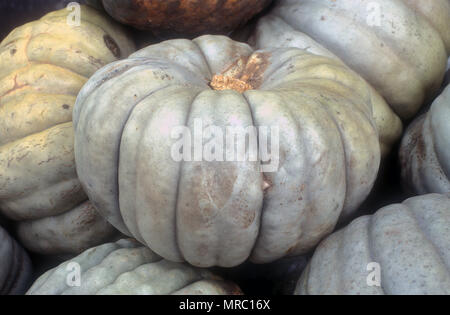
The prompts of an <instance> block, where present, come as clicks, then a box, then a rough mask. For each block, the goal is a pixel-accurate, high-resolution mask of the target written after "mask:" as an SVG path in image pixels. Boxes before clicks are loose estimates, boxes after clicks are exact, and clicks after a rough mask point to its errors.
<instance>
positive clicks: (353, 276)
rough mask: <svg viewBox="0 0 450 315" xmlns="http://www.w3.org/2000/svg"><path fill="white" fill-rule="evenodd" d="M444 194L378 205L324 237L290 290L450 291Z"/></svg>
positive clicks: (448, 202) (448, 203) (449, 207)
mask: <svg viewBox="0 0 450 315" xmlns="http://www.w3.org/2000/svg"><path fill="white" fill-rule="evenodd" d="M449 227H450V196H449V195H447V196H446V195H439V194H431V195H424V196H418V197H414V198H411V199H408V200H406V201H405V202H403V203H402V204H393V205H390V206H387V207H385V208H382V209H381V210H379V211H378V212H376V213H375V214H374V215H372V216H363V217H360V218H358V219H356V220H355V221H353V222H352V223H351V224H350V225H348V226H347V227H346V228H344V229H342V230H339V231H338V232H335V233H334V234H332V235H330V236H329V237H327V238H326V239H325V240H324V241H323V242H322V243H321V244H320V245H319V246H318V247H317V249H316V251H315V253H314V255H313V257H312V259H311V261H310V262H309V264H308V266H307V268H306V269H305V271H304V272H303V274H302V276H301V278H300V280H299V281H298V283H297V287H296V290H295V293H296V294H313V295H316V294H450V272H449V271H450V270H449V269H450V230H449Z"/></svg>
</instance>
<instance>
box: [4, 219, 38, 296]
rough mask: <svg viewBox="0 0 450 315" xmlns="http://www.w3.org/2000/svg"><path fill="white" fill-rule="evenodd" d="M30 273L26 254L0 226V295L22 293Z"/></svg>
mask: <svg viewBox="0 0 450 315" xmlns="http://www.w3.org/2000/svg"><path fill="white" fill-rule="evenodd" d="M31 275H32V267H31V262H30V259H29V257H28V254H27V253H26V252H25V251H24V250H23V248H22V247H21V246H20V245H19V244H18V243H17V242H16V241H15V240H14V239H13V238H11V236H10V235H9V234H8V232H6V231H5V230H4V229H3V228H2V227H0V295H6V294H23V293H24V292H25V291H26V289H27V288H28V287H27V286H28V285H29V282H30V281H31Z"/></svg>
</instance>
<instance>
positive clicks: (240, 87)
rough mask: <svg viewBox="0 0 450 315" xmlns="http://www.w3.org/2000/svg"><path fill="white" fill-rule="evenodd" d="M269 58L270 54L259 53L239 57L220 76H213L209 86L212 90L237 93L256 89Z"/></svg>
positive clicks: (261, 79) (260, 82)
mask: <svg viewBox="0 0 450 315" xmlns="http://www.w3.org/2000/svg"><path fill="white" fill-rule="evenodd" d="M269 57H270V54H268V53H260V52H257V53H254V54H253V55H251V56H250V57H241V58H239V59H238V60H237V61H235V62H234V63H233V64H232V65H231V66H229V67H228V68H227V69H225V71H223V72H222V73H221V74H216V75H214V76H213V78H212V80H211V83H210V84H209V85H210V86H211V88H212V89H213V90H217V91H223V90H234V91H237V92H239V93H244V92H245V91H248V90H253V89H257V88H259V86H260V85H261V84H262V81H263V75H264V72H265V70H266V69H267V67H268V65H269Z"/></svg>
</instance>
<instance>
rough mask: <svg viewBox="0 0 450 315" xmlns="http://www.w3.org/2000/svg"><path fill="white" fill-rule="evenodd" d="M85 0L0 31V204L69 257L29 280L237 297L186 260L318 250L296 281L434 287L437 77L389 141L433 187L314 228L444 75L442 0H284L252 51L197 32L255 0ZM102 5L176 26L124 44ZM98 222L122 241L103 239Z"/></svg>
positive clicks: (449, 47) (24, 239)
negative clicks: (73, 9)
mask: <svg viewBox="0 0 450 315" xmlns="http://www.w3.org/2000/svg"><path fill="white" fill-rule="evenodd" d="M88 2H90V3H93V2H95V4H94V5H95V6H96V7H97V8H98V9H99V10H100V11H97V10H95V9H92V8H89V7H84V6H82V7H81V24H80V25H72V23H68V20H67V19H68V14H69V12H68V11H66V10H61V11H56V12H53V13H50V14H48V15H46V16H44V17H43V18H42V19H41V20H38V21H36V22H32V23H29V24H26V25H24V26H22V27H19V28H17V29H16V30H14V31H13V32H12V33H11V34H10V35H9V36H8V37H7V38H6V39H4V41H3V42H2V43H1V45H0V210H1V211H2V213H3V214H4V215H6V216H7V217H9V218H10V219H13V220H16V221H17V222H18V223H17V236H18V239H19V241H20V242H21V243H22V244H24V246H25V247H27V248H28V249H31V250H32V251H35V252H39V253H45V254H63V253H71V254H80V253H81V254H80V255H79V256H76V257H74V258H72V259H70V260H68V261H67V262H65V263H63V264H61V265H60V266H58V267H56V268H54V269H52V270H49V271H48V272H47V273H45V274H44V275H42V276H41V277H40V278H39V279H38V280H37V281H36V282H35V284H34V285H33V286H32V287H31V288H30V289H29V291H28V294H239V293H240V289H239V288H238V287H237V286H236V285H235V284H232V283H229V282H226V281H224V280H222V278H220V277H217V276H215V275H214V274H213V273H211V272H210V271H207V270H205V269H200V268H206V267H213V266H219V267H235V266H238V265H240V264H242V263H244V262H246V261H252V262H255V263H260V264H261V263H270V262H274V261H276V260H280V259H283V258H284V257H290V256H298V255H301V254H306V253H311V252H313V250H314V249H315V248H316V246H317V248H316V250H315V253H314V256H313V257H312V259H311V260H310V262H309V264H308V267H307V268H306V269H305V270H304V272H303V274H302V276H301V278H300V279H299V281H298V284H297V289H296V293H300V294H330V293H331V294H355V293H369V294H379V293H388V294H397V293H450V279H449V278H448V272H449V268H450V262H449V255H450V253H449V250H448V248H449V245H450V239H449V237H450V232H449V230H448V226H449V223H450V222H449V215H450V213H449V211H450V199H449V196H448V193H450V186H449V185H450V184H449V183H448V178H449V175H450V173H449V172H450V166H448V165H447V162H448V161H450V153H449V151H448V149H447V148H449V147H450V143H449V142H448V139H449V138H450V137H448V135H449V132H450V130H449V128H448V127H449V125H448V120H449V118H450V114H449V112H448V109H449V108H448V106H447V105H448V104H450V102H449V91H450V90H449V89H447V90H445V91H444V92H443V94H442V95H441V96H440V97H439V98H438V99H436V101H435V103H434V104H433V106H432V107H431V109H430V111H429V113H428V114H426V115H425V116H423V117H421V118H418V120H417V121H416V122H414V123H413V124H412V126H410V127H409V128H408V131H407V132H406V136H405V138H404V140H403V146H402V150H401V159H402V162H403V167H404V168H403V179H404V182H405V186H409V187H412V188H413V189H412V190H413V191H414V192H415V193H421V194H422V193H428V192H438V193H441V194H440V195H438V194H434V195H424V196H419V197H415V198H412V199H409V200H407V201H405V202H404V203H403V204H394V205H392V206H389V207H387V208H384V209H382V210H380V211H378V212H377V213H376V214H374V215H373V216H365V217H360V218H358V219H356V220H355V221H353V222H352V223H351V224H350V225H348V226H347V227H346V228H344V229H342V230H339V231H337V232H336V233H334V234H331V235H330V236H328V235H329V234H330V233H332V232H333V230H334V229H335V227H336V226H337V224H338V223H344V222H345V221H348V220H350V219H352V218H354V217H355V216H356V215H357V214H358V209H360V206H361V204H362V203H363V202H364V200H366V198H367V196H368V195H369V193H370V191H371V190H372V187H373V185H374V182H375V180H376V178H377V175H378V170H379V166H380V163H381V161H382V158H383V157H386V156H387V155H388V154H389V153H390V152H391V151H392V148H393V147H394V145H395V144H396V142H397V141H398V140H399V139H400V137H401V135H402V120H403V121H405V122H407V121H408V120H410V119H411V118H413V117H414V116H415V115H416V114H417V113H418V112H419V110H420V107H421V106H422V105H423V104H424V103H425V102H426V101H428V100H431V99H432V98H433V97H434V96H435V95H436V93H437V91H438V89H439V88H440V87H441V83H442V82H443V78H444V73H445V68H446V62H447V59H448V57H449V54H450V34H449V32H448V30H449V29H450V3H449V2H448V1H446V0H436V1H426V2H424V1H414V0H375V1H371V2H370V4H369V5H368V3H367V1H362V0H341V1H326V0H323V1H322V0H314V1H312V0H311V1H308V0H280V1H277V2H276V3H274V6H273V8H272V10H271V11H270V12H269V14H268V15H266V16H264V17H262V18H261V19H259V21H258V22H257V25H256V28H255V30H254V33H253V35H252V36H251V38H250V39H249V42H250V44H251V45H252V46H253V47H252V46H250V45H248V44H245V43H241V42H237V41H233V40H232V39H230V38H228V37H226V36H223V35H204V36H200V37H197V38H194V37H195V36H196V35H199V34H205V33H206V34H216V33H220V34H229V33H230V32H231V31H233V30H235V29H236V28H238V27H239V26H242V25H243V24H244V23H245V22H247V21H248V20H249V19H250V18H252V17H253V16H254V15H255V14H256V13H258V12H261V10H263V9H264V8H265V7H267V5H268V4H269V3H270V2H271V1H253V0H248V1H247V0H246V1H202V3H201V4H200V1H198V0H170V1H160V0H147V1H134V0H126V1H120V2H118V1H108V0H102V1H88ZM101 10H104V11H106V12H107V13H109V14H110V15H111V16H112V17H113V18H114V19H116V20H118V21H120V22H122V23H125V24H128V25H131V26H134V27H136V28H138V29H146V30H149V31H150V33H151V34H152V35H156V37H157V38H167V37H186V38H189V39H173V40H167V41H162V42H160V43H158V44H155V45H151V46H148V47H146V48H144V49H142V50H139V51H137V52H135V53H133V51H134V44H133V43H132V40H131V37H130V36H129V33H127V32H126V31H125V30H124V29H123V28H122V27H120V26H119V25H118V24H117V23H116V22H113V21H112V20H110V19H108V18H107V17H105V12H102V11H101ZM174 21H181V22H182V23H175V22H174ZM86 38H89V40H86ZM192 38H194V39H192ZM361 52H363V53H361ZM130 54H131V55H130ZM129 55H130V56H129ZM127 57H128V58H127ZM120 59H123V60H120ZM72 114H73V123H72ZM199 122H201V125H202V126H203V127H200V128H201V130H200V134H199V135H198V134H197V132H198V123H199ZM230 127H232V128H234V129H233V130H235V131H236V130H237V133H238V134H237V136H238V138H237V142H238V141H239V133H241V135H242V133H243V134H244V137H245V141H244V148H243V152H241V153H242V154H243V158H242V156H241V157H239V153H238V151H239V149H242V148H240V147H239V143H237V142H235V140H236V139H235V138H234V137H235V135H232V137H233V138H232V139H233V140H232V142H231V143H229V142H228V141H229V140H230V138H228V137H224V135H227V131H228V130H229V128H230ZM176 130H178V131H180V132H175V131H176ZM192 135H194V138H192ZM252 136H254V137H255V138H256V139H258V141H257V142H255V143H253V146H252V145H250V143H251V139H252ZM260 140H262V141H260ZM264 140H266V142H265V143H264ZM224 141H225V142H224ZM247 144H249V145H247ZM197 145H199V146H200V148H197V147H196V146H197ZM198 149H200V154H199V151H198ZM447 186H449V187H447ZM87 197H88V198H89V201H87ZM108 222H109V223H108ZM113 227H114V228H115V229H117V230H119V231H120V232H121V233H123V234H125V235H127V236H128V237H132V238H135V239H136V240H137V241H135V240H132V239H122V240H120V241H117V242H116V243H111V241H113V239H114V238H116V237H118V235H117V234H116V233H117V232H116V230H115V229H114V228H113ZM327 236H328V237H327ZM425 236H426V237H425ZM322 240H323V241H322ZM138 242H139V243H140V244H139V243H138ZM0 244H1V243H0ZM100 244H103V245H100ZM0 248H1V247H0ZM20 259H22V258H20ZM20 259H19V260H20ZM25 260H26V259H24V258H23V259H22V261H25ZM404 261H408V262H409V265H407V266H406V267H405V266H402V265H399V262H404ZM371 264H372V265H374V266H378V267H379V268H381V275H380V276H379V277H378V275H375V280H377V281H378V280H379V281H378V282H377V281H371V282H370V281H369V282H370V283H371V284H369V282H368V278H367V274H368V272H367V271H368V269H367V268H368V266H369V265H371ZM189 265H192V266H189ZM70 266H79V268H80V272H81V274H80V276H81V279H82V280H81V282H80V286H74V287H72V286H70V285H69V284H68V283H67V281H66V279H67V276H68V272H70V271H68V270H70V268H69V267H70ZM13 267H14V266H13ZM16 267H19V265H17V266H16ZM403 267H404V268H403ZM8 268H9V267H8ZM19 268H20V267H19ZM8 270H9V269H8ZM1 272H2V271H1V270H0V285H2V282H1V280H2V278H1V277H2V273H1ZM11 274H14V272H12V273H11ZM296 274H297V273H296ZM418 275H420V276H421V277H419V278H418ZM23 276H24V277H25V278H26V276H27V273H24V274H23ZM377 277H378V278H379V279H378V278H377ZM369 280H370V279H369ZM372 280H373V279H372ZM6 283H7V284H6V286H5V287H8V288H13V287H14V285H12V284H11V283H10V282H6ZM19 283H22V282H20V281H19ZM18 287H19V286H18ZM22 288H23V286H22ZM8 290H9V291H10V292H14V291H13V290H10V289H8ZM8 290H6V291H5V293H8Z"/></svg>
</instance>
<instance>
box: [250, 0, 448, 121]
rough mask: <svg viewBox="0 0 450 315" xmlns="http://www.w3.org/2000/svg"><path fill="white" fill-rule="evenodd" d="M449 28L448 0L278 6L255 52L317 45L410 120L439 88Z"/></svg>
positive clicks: (262, 26)
mask: <svg viewBox="0 0 450 315" xmlns="http://www.w3.org/2000/svg"><path fill="white" fill-rule="evenodd" d="M449 29H450V3H449V1H448V0H436V1H420V0H409V1H408V0H376V1H363V0H340V1H329V0H280V1H278V3H277V5H276V6H275V8H274V9H273V11H272V12H271V13H270V14H269V15H268V16H266V17H263V18H262V19H261V20H260V21H259V23H258V26H257V28H256V30H255V38H254V39H253V40H254V41H255V42H256V44H257V45H256V47H257V48H265V47H280V46H281V47H284V46H288V47H289V46H294V47H300V48H304V47H309V46H310V44H311V42H317V43H319V44H320V45H321V46H323V47H324V48H326V49H327V50H329V51H330V52H332V53H333V54H335V55H336V56H338V57H339V58H341V59H342V60H343V61H344V62H345V63H346V64H347V65H348V66H350V67H351V68H352V69H353V70H355V71H356V72H358V73H359V74H360V75H361V76H362V77H364V78H365V79H366V80H367V81H368V82H369V83H370V84H371V85H372V86H373V87H374V88H375V89H376V90H377V91H378V92H379V93H380V94H381V95H382V96H383V97H384V98H385V99H386V101H387V102H388V104H389V105H390V106H391V107H392V109H393V110H394V111H395V113H396V114H397V115H399V116H400V117H401V118H402V119H410V118H412V117H413V116H414V115H415V114H416V113H417V112H418V110H419V109H420V107H421V106H422V104H423V103H424V101H425V100H427V99H431V98H432V97H433V96H434V93H435V92H436V91H437V90H438V89H439V87H440V85H441V83H442V79H443V77H444V72H445V63H446V60H447V58H448V55H449V54H450V35H449V33H450V32H449ZM313 46H315V44H313Z"/></svg>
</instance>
